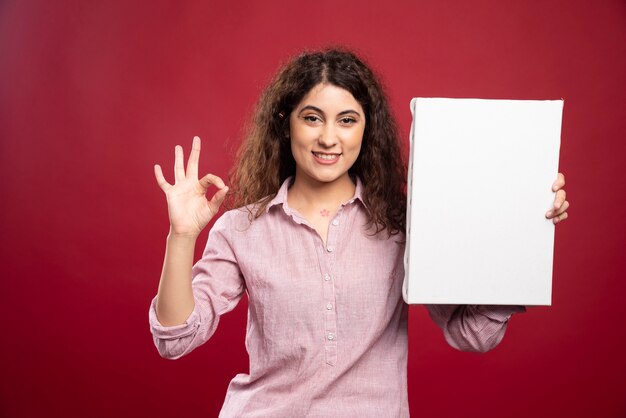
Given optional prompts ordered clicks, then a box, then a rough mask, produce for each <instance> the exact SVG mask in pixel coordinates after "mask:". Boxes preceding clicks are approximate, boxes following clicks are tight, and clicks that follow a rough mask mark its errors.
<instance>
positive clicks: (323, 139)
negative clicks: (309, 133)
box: [317, 124, 339, 148]
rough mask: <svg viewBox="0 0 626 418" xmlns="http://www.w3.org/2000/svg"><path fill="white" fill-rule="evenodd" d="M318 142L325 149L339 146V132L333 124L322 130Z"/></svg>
mask: <svg viewBox="0 0 626 418" xmlns="http://www.w3.org/2000/svg"><path fill="white" fill-rule="evenodd" d="M317 142H318V143H319V144H320V145H321V146H323V147H325V148H332V147H334V146H335V145H336V144H337V142H339V139H338V138H337V132H336V130H335V128H334V127H333V126H332V124H327V125H325V126H324V127H323V128H322V129H320V133H319V137H318V138H317Z"/></svg>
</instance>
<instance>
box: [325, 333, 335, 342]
mask: <svg viewBox="0 0 626 418" xmlns="http://www.w3.org/2000/svg"><path fill="white" fill-rule="evenodd" d="M326 338H328V339H329V340H330V341H332V340H334V339H335V336H334V335H333V333H332V332H329V333H328V337H326Z"/></svg>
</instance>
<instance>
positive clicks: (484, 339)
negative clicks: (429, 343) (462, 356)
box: [427, 305, 526, 352]
mask: <svg viewBox="0 0 626 418" xmlns="http://www.w3.org/2000/svg"><path fill="white" fill-rule="evenodd" d="M427 309H428V311H429V313H430V316H431V317H432V318H433V320H434V321H435V322H436V323H437V325H438V326H439V327H440V328H441V329H442V330H443V334H444V336H445V338H446V341H447V342H448V343H449V344H450V345H451V346H452V347H454V348H456V349H458V350H461V351H476V352H486V351H489V350H491V349H493V348H494V347H495V346H497V345H498V344H499V343H500V341H501V340H502V338H503V337H504V333H505V331H506V327H507V324H508V321H509V318H510V317H511V315H513V314H515V313H519V312H524V311H525V310H526V309H525V308H524V307H523V306H514V305H506V306H505V305H427Z"/></svg>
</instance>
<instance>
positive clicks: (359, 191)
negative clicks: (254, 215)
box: [265, 176, 367, 212]
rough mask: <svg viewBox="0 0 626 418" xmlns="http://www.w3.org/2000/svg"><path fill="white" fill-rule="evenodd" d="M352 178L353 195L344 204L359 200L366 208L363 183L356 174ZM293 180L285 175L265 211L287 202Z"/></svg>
mask: <svg viewBox="0 0 626 418" xmlns="http://www.w3.org/2000/svg"><path fill="white" fill-rule="evenodd" d="M353 179H354V180H356V189H355V190H354V196H352V198H351V199H350V200H348V201H347V202H346V203H344V205H348V204H351V203H354V202H355V201H356V200H359V201H360V202H361V204H362V205H363V207H364V208H366V209H367V205H366V204H365V201H364V200H363V183H362V182H361V179H360V178H359V177H358V176H354V177H353ZM293 180H294V178H293V176H290V177H287V178H286V179H285V181H283V184H282V185H281V186H280V189H278V193H276V196H274V198H273V199H272V200H271V201H270V203H269V204H268V205H267V207H266V208H265V212H269V210H270V208H272V207H274V206H276V205H283V204H285V203H287V191H288V190H289V187H291V185H292V184H293Z"/></svg>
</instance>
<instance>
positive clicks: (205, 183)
mask: <svg viewBox="0 0 626 418" xmlns="http://www.w3.org/2000/svg"><path fill="white" fill-rule="evenodd" d="M199 182H200V186H202V187H203V188H204V189H205V190H206V189H208V188H209V187H210V186H211V185H212V184H214V185H215V186H216V187H217V188H218V189H223V188H224V187H226V184H224V181H223V180H222V179H221V178H219V177H218V176H216V175H213V174H207V175H206V176H204V177H202V178H201V179H200V180H199Z"/></svg>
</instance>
